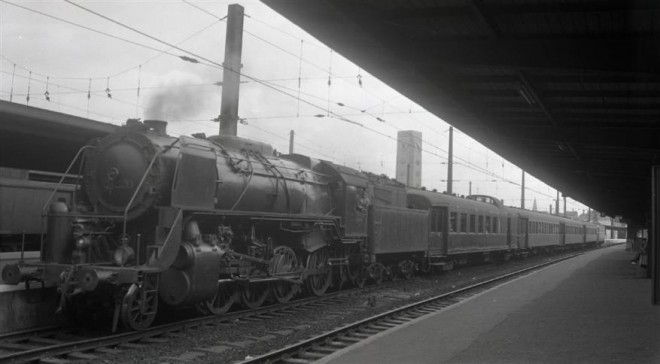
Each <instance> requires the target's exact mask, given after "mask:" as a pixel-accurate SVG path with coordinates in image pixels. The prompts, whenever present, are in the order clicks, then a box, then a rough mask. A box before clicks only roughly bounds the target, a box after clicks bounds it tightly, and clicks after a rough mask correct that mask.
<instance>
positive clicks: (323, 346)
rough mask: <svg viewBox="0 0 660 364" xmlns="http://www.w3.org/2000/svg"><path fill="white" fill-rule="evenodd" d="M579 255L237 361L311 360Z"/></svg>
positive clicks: (294, 363) (293, 362)
mask: <svg viewBox="0 0 660 364" xmlns="http://www.w3.org/2000/svg"><path fill="white" fill-rule="evenodd" d="M581 254H583V253H578V254H573V255H569V256H565V257H562V258H559V259H555V260H552V261H548V262H545V263H541V264H537V265H534V266H531V267H527V268H524V269H521V270H518V271H515V272H511V273H507V274H505V275H502V276H499V277H496V278H493V279H489V280H486V281H483V282H480V283H477V284H474V285H470V286H467V287H463V288H460V289H457V290H454V291H451V292H448V293H443V294H440V295H438V296H435V297H431V298H428V299H425V300H422V301H420V302H417V303H413V304H410V305H406V306H404V307H400V308H397V309H393V310H391V311H388V312H385V313H381V314H378V315H374V316H372V317H369V318H366V319H363V320H361V321H359V322H355V323H352V324H349V325H346V326H343V327H340V328H337V329H335V330H332V331H329V332H325V333H322V334H320V335H318V336H314V337H311V338H309V339H307V340H304V341H301V342H298V343H296V344H293V345H290V346H287V347H284V348H282V349H279V350H275V351H271V352H269V353H267V354H264V355H260V356H256V357H253V358H250V359H248V360H245V361H243V362H241V364H255V363H287V364H304V363H311V362H314V361H317V360H319V359H322V358H324V357H327V356H329V355H331V354H333V353H335V352H337V351H339V350H342V349H345V348H347V347H349V346H351V345H354V344H356V343H358V342H361V341H363V340H366V339H368V338H370V337H372V336H374V335H377V334H380V333H382V332H384V331H387V330H390V329H393V328H396V327H398V326H401V325H404V324H406V323H408V322H410V321H412V320H415V319H417V318H419V317H422V316H425V315H429V314H432V313H436V312H439V311H442V310H444V309H445V308H447V307H449V306H452V305H454V304H456V303H458V302H461V301H464V300H466V299H467V298H469V297H472V296H474V295H477V294H479V293H481V292H483V291H485V290H487V289H490V288H492V287H494V286H495V285H498V284H501V283H503V282H506V281H508V280H512V279H514V278H517V277H520V276H522V275H526V274H528V273H530V272H532V271H535V270H538V269H541V268H544V267H547V266H549V265H553V264H556V263H559V262H561V261H564V260H567V259H571V258H574V257H576V256H579V255H581Z"/></svg>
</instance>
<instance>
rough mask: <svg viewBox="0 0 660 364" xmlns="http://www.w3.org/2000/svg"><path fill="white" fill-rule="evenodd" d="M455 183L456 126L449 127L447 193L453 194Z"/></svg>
mask: <svg viewBox="0 0 660 364" xmlns="http://www.w3.org/2000/svg"><path fill="white" fill-rule="evenodd" d="M453 185H454V127H453V126H450V127H449V153H448V156H447V193H448V194H450V195H451V194H452V192H453Z"/></svg>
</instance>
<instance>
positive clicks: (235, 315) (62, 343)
mask: <svg viewBox="0 0 660 364" xmlns="http://www.w3.org/2000/svg"><path fill="white" fill-rule="evenodd" d="M393 284H396V283H393ZM366 289H376V286H373V287H372V288H366ZM358 292H360V293H362V292H364V289H349V290H343V291H337V292H330V293H328V294H326V295H324V296H321V297H308V298H302V299H298V300H295V301H291V302H289V303H285V304H275V305H270V306H265V307H262V308H258V309H254V310H247V311H246V310H244V311H237V312H231V313H227V314H224V315H222V316H204V317H196V318H192V319H185V320H182V321H177V322H173V323H166V324H162V325H157V326H154V327H151V328H149V329H147V330H145V331H131V332H123V333H117V334H108V333H107V332H106V333H103V332H94V331H89V330H85V329H84V328H70V327H61V326H50V327H44V328H36V329H32V330H23V331H20V332H14V333H10V334H4V335H0V363H5V362H7V363H24V362H39V363H57V364H60V363H67V362H74V361H78V360H85V361H94V360H96V359H100V357H101V356H103V355H106V354H117V353H119V352H121V351H122V350H130V349H141V348H144V347H145V346H147V345H150V344H154V343H163V342H168V341H169V340H170V339H171V338H173V337H177V336H179V335H180V333H181V332H182V331H185V330H189V329H193V328H195V327H201V326H208V325H223V324H227V323H235V322H238V321H241V320H245V321H254V320H263V319H268V318H272V317H278V316H283V315H289V314H292V312H296V311H300V310H313V309H315V308H318V307H319V306H322V305H333V304H337V303H339V302H341V301H342V300H344V299H347V298H348V297H350V296H351V295H352V294H355V293H358Z"/></svg>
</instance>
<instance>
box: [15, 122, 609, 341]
mask: <svg viewBox="0 0 660 364" xmlns="http://www.w3.org/2000/svg"><path fill="white" fill-rule="evenodd" d="M76 168H77V171H78V173H77V175H78V176H80V178H79V180H78V181H77V182H76V185H75V188H74V194H73V198H72V199H71V200H70V201H49V203H48V207H47V208H45V210H47V211H45V213H44V215H45V219H46V226H47V231H46V234H45V236H44V237H43V238H42V248H41V261H40V262H39V263H32V264H28V263H25V262H19V263H18V264H13V265H7V266H5V267H4V269H3V271H2V280H3V282H4V283H5V284H18V283H20V282H23V281H41V282H47V283H50V284H53V285H56V286H57V287H58V292H59V294H60V306H59V309H58V310H59V311H61V312H63V313H68V314H72V313H80V312H84V311H89V310H97V311H98V310H102V311H105V312H108V313H111V316H112V328H113V330H116V329H117V327H118V324H119V322H121V323H122V324H123V326H124V327H126V328H128V329H132V330H143V329H145V328H147V327H149V326H150V325H151V324H152V322H153V320H154V318H155V316H156V313H157V311H158V305H159V303H165V304H167V305H170V306H176V307H182V306H195V307H196V308H198V309H199V310H200V311H202V312H205V313H210V314H216V315H220V314H223V313H225V312H226V311H227V310H229V309H230V307H231V306H232V305H234V304H235V303H237V302H241V303H242V304H243V305H244V306H246V307H248V308H256V307H259V306H261V305H262V304H264V302H265V301H266V299H268V298H269V297H272V299H274V300H276V301H277V302H287V301H289V300H291V299H292V298H293V297H294V296H295V295H296V294H298V293H299V292H301V291H302V290H303V289H304V290H305V291H307V292H309V293H310V294H313V295H323V294H324V293H325V292H326V291H327V290H328V289H329V288H330V286H331V285H333V284H334V285H337V286H339V287H341V286H343V285H345V284H353V285H356V286H362V285H363V284H364V283H365V281H366V280H367V279H371V280H374V281H376V282H379V281H381V280H382V279H383V278H385V277H387V276H403V277H410V276H412V275H413V274H414V273H415V272H416V271H418V270H423V271H427V270H430V269H433V268H434V267H437V268H443V269H449V268H451V267H452V266H453V264H455V263H460V262H462V261H464V260H465V259H467V258H466V257H469V256H472V255H474V254H478V255H480V256H482V257H491V256H492V257H505V256H508V255H510V254H514V253H517V252H520V251H529V250H532V249H536V248H538V247H542V246H563V245H568V244H571V243H576V244H588V243H594V242H597V241H599V234H598V233H597V232H596V233H595V234H594V233H593V231H594V229H596V228H597V227H596V226H595V225H592V224H590V223H585V222H573V221H568V220H567V219H565V220H564V219H562V218H559V217H556V216H551V215H544V216H542V214H539V215H538V216H537V215H533V214H532V213H531V212H527V211H525V210H517V209H510V208H505V207H503V206H502V205H501V202H500V201H499V200H497V199H495V198H492V197H487V196H470V197H468V198H458V197H455V196H449V195H446V194H440V193H434V192H430V191H423V190H417V189H407V188H406V187H405V186H403V185H401V184H399V183H398V182H396V181H393V180H391V179H389V178H387V177H385V176H378V175H374V174H370V173H365V172H360V171H357V170H354V169H351V168H348V167H344V166H340V165H336V164H334V163H331V162H328V161H323V160H317V159H313V158H310V157H307V156H303V155H298V154H293V155H279V154H278V153H276V152H275V151H274V150H273V148H272V147H271V146H270V145H267V144H265V143H261V142H256V141H252V140H248V139H245V138H240V137H235V136H213V137H208V138H206V137H204V136H201V135H197V136H193V137H188V136H180V137H172V136H169V135H167V133H166V123H165V122H163V121H158V120H145V121H144V122H140V121H138V120H129V121H128V122H127V123H126V125H125V126H123V127H121V128H120V129H119V130H118V131H117V132H115V133H113V134H110V135H108V136H106V137H104V138H102V139H99V140H95V141H93V142H91V143H90V144H89V145H87V146H85V147H84V148H82V149H81V151H80V152H79V153H78V155H77V156H76V157H75V158H74V160H73V161H72V163H71V165H70V166H69V170H67V172H66V174H67V175H69V174H72V173H71V171H73V170H74V169H76ZM56 193H57V189H56V190H55V191H54V192H53V195H52V196H55V195H56ZM52 196H51V197H52ZM544 219H545V220H544ZM536 220H539V222H538V223H539V224H541V220H543V223H542V224H543V225H537V221H536ZM505 224H506V225H505ZM546 225H547V230H542V231H544V232H546V233H547V235H546V236H540V235H538V234H536V230H534V229H528V228H529V227H536V226H539V227H541V226H543V227H544V229H545V227H546ZM551 225H552V227H551ZM503 226H504V227H503ZM571 226H576V228H575V229H574V230H573V229H572V228H571V229H569V228H568V227H571ZM539 231H541V230H539ZM568 232H570V233H571V234H568ZM573 233H575V234H573ZM536 235H538V237H537V238H534V237H535V236H536ZM530 236H531V237H532V238H530ZM550 238H552V239H550ZM530 242H531V243H530Z"/></svg>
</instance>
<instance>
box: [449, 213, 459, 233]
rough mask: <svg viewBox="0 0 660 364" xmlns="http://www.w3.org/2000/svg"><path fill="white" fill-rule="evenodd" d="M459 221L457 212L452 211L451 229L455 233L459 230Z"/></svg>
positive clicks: (450, 217) (450, 218)
mask: <svg viewBox="0 0 660 364" xmlns="http://www.w3.org/2000/svg"><path fill="white" fill-rule="evenodd" d="M457 223H458V219H457V218H456V213H455V212H450V213H449V231H451V232H452V233H455V232H457V231H458V229H457V226H456V224H457Z"/></svg>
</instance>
